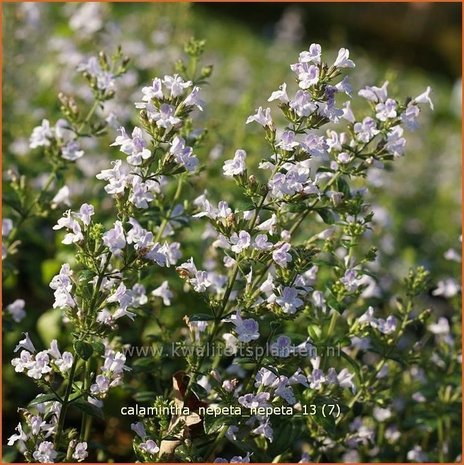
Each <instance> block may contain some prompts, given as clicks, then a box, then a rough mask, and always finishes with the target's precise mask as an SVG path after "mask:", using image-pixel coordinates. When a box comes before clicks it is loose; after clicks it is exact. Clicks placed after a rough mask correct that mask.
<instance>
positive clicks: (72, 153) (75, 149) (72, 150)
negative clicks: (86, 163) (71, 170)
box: [61, 140, 84, 161]
mask: <svg viewBox="0 0 464 465" xmlns="http://www.w3.org/2000/svg"><path fill="white" fill-rule="evenodd" d="M83 156H84V151H83V150H81V146H80V145H79V142H77V141H76V140H71V141H69V142H67V143H66V144H64V145H63V146H62V147H61V157H62V158H64V159H65V160H69V161H76V160H78V159H79V158H81V157H83Z"/></svg>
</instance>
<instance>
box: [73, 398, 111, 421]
mask: <svg viewBox="0 0 464 465" xmlns="http://www.w3.org/2000/svg"><path fill="white" fill-rule="evenodd" d="M70 405H74V407H76V408H78V409H79V410H81V411H83V412H84V413H86V414H87V415H91V416H92V417H95V418H100V419H101V420H104V419H105V416H104V415H103V410H102V409H101V408H99V407H97V406H96V405H93V404H91V403H90V402H87V401H86V400H84V399H79V400H76V402H73V403H71V404H70Z"/></svg>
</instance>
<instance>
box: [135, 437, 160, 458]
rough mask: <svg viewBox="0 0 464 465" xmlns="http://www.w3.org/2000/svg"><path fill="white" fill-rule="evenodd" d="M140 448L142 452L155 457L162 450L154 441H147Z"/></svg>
mask: <svg viewBox="0 0 464 465" xmlns="http://www.w3.org/2000/svg"><path fill="white" fill-rule="evenodd" d="M139 447H140V450H141V451H143V452H145V453H147V454H150V455H154V454H156V453H158V452H159V450H160V448H159V447H158V444H156V442H155V441H153V439H148V440H147V441H145V442H142V443H140V446H139Z"/></svg>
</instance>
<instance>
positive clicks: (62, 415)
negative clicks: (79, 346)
mask: <svg viewBox="0 0 464 465" xmlns="http://www.w3.org/2000/svg"><path fill="white" fill-rule="evenodd" d="M78 360H79V359H78V357H77V355H75V356H74V361H73V364H72V366H71V370H70V371H69V379H68V385H67V386H66V391H65V393H64V396H63V403H62V404H61V409H60V415H59V417H58V425H57V428H56V436H55V449H57V448H58V447H59V445H60V442H61V437H62V435H63V428H64V420H65V418H66V411H67V410H68V405H69V396H70V395H71V391H72V386H73V381H74V374H75V373H76V367H77V363H78Z"/></svg>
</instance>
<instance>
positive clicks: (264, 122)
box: [246, 107, 273, 127]
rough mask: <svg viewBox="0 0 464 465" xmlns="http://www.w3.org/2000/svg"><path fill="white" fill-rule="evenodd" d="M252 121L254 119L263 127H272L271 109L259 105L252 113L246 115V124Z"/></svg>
mask: <svg viewBox="0 0 464 465" xmlns="http://www.w3.org/2000/svg"><path fill="white" fill-rule="evenodd" d="M253 121H256V122H257V123H258V124H260V125H261V126H263V127H266V126H267V127H272V124H273V123H272V118H271V109H270V108H266V109H263V107H259V108H258V109H257V110H256V113H255V114H254V115H252V116H249V117H248V119H247V120H246V124H249V123H252V122H253Z"/></svg>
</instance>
